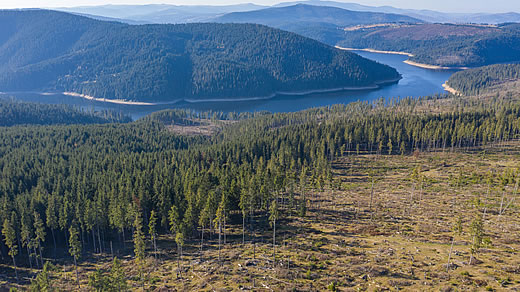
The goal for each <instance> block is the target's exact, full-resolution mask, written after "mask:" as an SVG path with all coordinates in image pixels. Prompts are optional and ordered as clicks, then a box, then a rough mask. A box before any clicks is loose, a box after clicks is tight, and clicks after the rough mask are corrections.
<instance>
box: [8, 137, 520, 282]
mask: <svg viewBox="0 0 520 292" xmlns="http://www.w3.org/2000/svg"><path fill="white" fill-rule="evenodd" d="M519 166H520V141H515V142H510V143H507V144H502V145H490V146H486V147H481V148H476V149H461V150H458V151H455V152H449V151H446V152H442V151H440V152H429V153H418V152H416V153H414V154H413V155H407V156H400V155H392V156H388V155H368V154H363V153H361V154H360V155H346V156H344V157H342V158H339V159H337V160H336V161H335V162H334V178H335V181H336V184H335V186H334V187H333V188H330V187H327V188H326V189H324V190H323V191H321V192H318V191H317V192H315V191H313V190H306V193H307V198H308V208H309V211H308V212H307V214H306V216H305V217H304V218H301V217H299V216H297V214H296V212H293V211H292V210H291V208H290V204H289V203H288V204H286V205H285V208H283V209H284V211H283V216H282V218H283V220H281V221H282V222H280V224H279V226H280V228H279V229H278V232H277V241H276V262H275V263H273V260H272V259H273V256H272V255H273V246H272V231H271V228H270V227H269V226H268V224H267V223H266V222H267V219H266V218H260V217H257V218H256V222H257V223H256V225H257V226H256V228H255V231H256V232H255V234H253V235H251V234H250V233H249V232H248V231H247V232H246V236H245V240H246V243H245V244H242V225H241V218H240V215H239V214H232V215H231V217H232V219H234V220H233V223H232V224H231V226H229V227H228V229H227V230H226V239H225V240H226V243H225V244H223V245H222V250H221V261H219V260H218V253H219V252H218V240H217V238H218V236H216V234H213V235H212V238H211V239H210V241H208V242H206V243H204V246H203V249H202V253H201V252H200V245H199V242H198V241H191V242H189V243H187V244H186V247H185V252H184V254H183V257H182V259H181V262H180V269H179V268H178V265H177V254H176V252H175V251H176V247H175V243H174V240H173V237H171V238H170V237H162V238H160V240H159V250H160V251H159V254H158V255H157V256H158V259H154V255H153V254H152V253H151V246H150V243H149V242H147V245H148V248H149V249H148V251H149V253H148V261H147V267H146V270H147V277H146V284H145V290H147V291H238V290H253V291H323V290H327V289H330V290H334V289H337V291H397V290H402V291H420V290H423V291H481V290H488V291H508V290H509V291H511V290H518V289H520V256H519V250H520V237H519V234H520V225H519V223H520V216H518V214H519V213H518V212H519V210H518V207H519V205H518V203H519V201H518V194H517V188H518V175H519V173H518V172H517V171H518V169H517V167H519ZM418 167H419V168H420V171H415V173H416V174H415V176H414V175H413V173H414V169H418ZM508 174H510V175H512V176H514V177H515V179H516V183H507V182H504V180H503V179H502V178H503V177H505V176H507V175H508ZM490 177H491V178H492V179H491V180H489V179H488V178H490ZM477 216H483V222H484V224H483V229H484V240H483V242H484V244H483V245H482V247H481V248H480V249H479V250H478V252H477V253H476V254H475V259H473V260H472V263H471V265H470V263H469V261H470V257H471V251H470V250H471V243H472V231H471V227H470V225H471V223H472V221H473V220H474V219H475V218H476V217H477ZM459 218H460V219H459ZM459 224H460V226H458V225H459ZM459 228H460V229H461V230H460V229H459ZM456 229H459V230H456ZM208 235H209V234H206V235H205V236H208ZM253 236H254V240H255V242H256V243H255V244H254V245H253V244H252V238H253ZM452 242H453V248H452ZM128 245H130V244H128ZM128 248H130V247H128ZM450 250H451V258H450ZM111 261H112V257H111V255H109V254H105V255H97V256H94V257H91V258H87V259H83V261H82V262H81V264H80V281H81V286H82V290H84V291H90V288H88V277H89V275H90V274H91V273H92V272H93V271H95V270H96V269H104V270H109V269H110V265H111ZM122 261H123V267H124V270H125V274H126V275H127V278H128V280H129V284H130V287H132V288H133V289H135V290H139V289H141V288H140V281H139V278H138V276H137V275H138V272H137V268H136V265H135V264H134V261H133V256H132V252H131V251H130V250H129V251H128V254H127V255H123V256H122ZM448 261H450V265H449V267H448ZM53 279H54V280H53V281H54V286H55V287H56V288H57V289H58V290H64V291H75V290H77V287H76V286H75V274H74V269H73V266H71V265H70V264H67V265H66V266H61V265H59V264H58V268H56V270H55V272H54V273H53ZM0 284H6V283H5V282H4V283H1V282H0Z"/></svg>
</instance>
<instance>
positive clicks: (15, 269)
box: [12, 256, 18, 282]
mask: <svg viewBox="0 0 520 292" xmlns="http://www.w3.org/2000/svg"><path fill="white" fill-rule="evenodd" d="M12 258H13V265H14V274H15V275H16V282H18V269H17V268H16V260H15V257H14V256H13V257H12Z"/></svg>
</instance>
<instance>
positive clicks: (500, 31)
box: [338, 24, 520, 67]
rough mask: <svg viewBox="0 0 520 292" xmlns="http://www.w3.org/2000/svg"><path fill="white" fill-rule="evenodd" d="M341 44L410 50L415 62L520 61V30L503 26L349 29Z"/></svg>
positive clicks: (448, 64) (465, 64)
mask: <svg viewBox="0 0 520 292" xmlns="http://www.w3.org/2000/svg"><path fill="white" fill-rule="evenodd" d="M341 38H342V40H341V41H339V42H338V45H339V46H342V47H350V48H361V49H364V48H372V49H377V50H385V51H401V52H408V53H411V54H413V55H414V56H413V57H412V58H411V60H412V61H415V62H419V63H425V64H430V65H438V66H446V67H478V66H485V65H491V64H498V63H506V62H517V61H520V29H519V27H518V25H516V24H504V25H499V26H482V25H455V24H418V25H401V26H386V27H366V28H360V29H352V30H346V31H345V32H343V33H342V36H341Z"/></svg>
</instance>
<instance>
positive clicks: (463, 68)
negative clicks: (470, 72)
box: [404, 60, 469, 70]
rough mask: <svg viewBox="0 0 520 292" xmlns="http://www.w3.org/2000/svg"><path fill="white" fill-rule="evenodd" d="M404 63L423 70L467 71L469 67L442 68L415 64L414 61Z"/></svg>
mask: <svg viewBox="0 0 520 292" xmlns="http://www.w3.org/2000/svg"><path fill="white" fill-rule="evenodd" d="M404 63H406V64H408V65H410V66H415V67H419V68H423V69H430V70H467V69H469V67H444V66H437V65H430V64H424V63H417V62H414V61H410V60H406V61H404Z"/></svg>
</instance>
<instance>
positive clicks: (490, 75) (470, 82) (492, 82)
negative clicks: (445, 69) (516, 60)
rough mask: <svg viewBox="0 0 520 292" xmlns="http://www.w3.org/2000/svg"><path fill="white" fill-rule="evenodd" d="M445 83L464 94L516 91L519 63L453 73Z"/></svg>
mask: <svg viewBox="0 0 520 292" xmlns="http://www.w3.org/2000/svg"><path fill="white" fill-rule="evenodd" d="M447 85H448V86H450V87H451V88H453V89H455V90H457V91H458V92H460V93H463V94H464V95H479V94H485V93H493V94H497V93H499V92H501V91H503V92H510V93H512V92H518V91H519V89H520V64H496V65H490V66H484V67H479V68H474V69H471V70H465V71H460V72H457V73H455V74H453V75H452V76H451V77H450V79H449V80H448V82H447Z"/></svg>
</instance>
